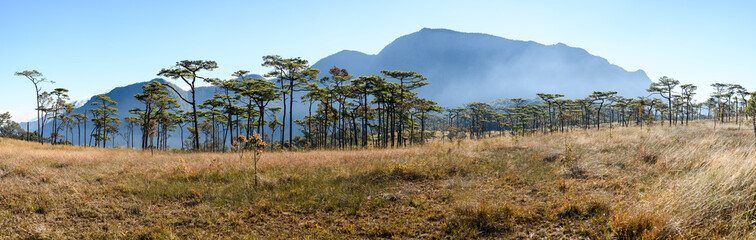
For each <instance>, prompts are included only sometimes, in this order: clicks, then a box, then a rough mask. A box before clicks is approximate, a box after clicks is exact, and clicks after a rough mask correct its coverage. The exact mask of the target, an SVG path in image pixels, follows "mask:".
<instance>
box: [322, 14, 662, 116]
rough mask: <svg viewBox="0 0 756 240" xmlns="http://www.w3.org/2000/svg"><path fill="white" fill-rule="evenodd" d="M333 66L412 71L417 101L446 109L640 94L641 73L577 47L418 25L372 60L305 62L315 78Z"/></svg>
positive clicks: (361, 56) (365, 71)
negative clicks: (421, 79) (419, 81)
mask: <svg viewBox="0 0 756 240" xmlns="http://www.w3.org/2000/svg"><path fill="white" fill-rule="evenodd" d="M333 66H336V67H339V68H346V69H347V70H349V73H350V74H352V75H355V76H359V75H373V74H375V75H379V74H380V71H381V70H384V69H385V70H402V71H415V72H418V73H420V74H423V75H424V76H425V77H427V78H428V83H430V84H428V85H427V86H424V87H422V88H420V89H419V90H418V92H419V93H420V96H421V97H425V98H428V99H432V100H435V101H437V102H438V103H439V104H440V105H442V106H446V107H452V106H461V105H463V104H465V103H469V102H473V101H480V102H490V101H493V100H495V99H499V98H533V97H534V96H535V94H536V93H539V92H544V93H560V94H564V95H566V97H567V98H582V97H585V96H587V95H588V94H590V93H592V92H593V91H618V92H619V94H620V95H622V96H626V97H637V96H640V95H647V93H646V91H645V89H646V88H647V87H648V85H649V84H650V83H651V80H650V79H649V78H648V76H646V73H645V72H643V70H638V71H635V72H628V71H626V70H624V69H622V68H621V67H619V66H616V65H613V64H611V63H609V62H608V61H607V60H606V59H604V58H601V57H598V56H594V55H591V54H590V53H588V52H587V51H585V50H583V49H581V48H575V47H570V46H567V45H564V44H561V43H560V44H556V45H543V44H540V43H537V42H532V41H517V40H510V39H506V38H501V37H496V36H492V35H487V34H480V33H462V32H456V31H452V30H447V29H429V28H423V29H422V30H420V31H419V32H415V33H412V34H408V35H405V36H402V37H400V38H398V39H396V40H394V41H393V42H392V43H391V44H389V45H387V46H386V47H385V48H383V50H381V51H380V52H379V53H378V54H376V55H368V54H365V53H361V52H357V51H350V50H344V51H341V52H338V53H336V54H333V55H331V56H328V57H326V58H323V59H321V60H320V61H318V62H317V63H315V64H314V65H313V67H314V68H317V69H320V70H321V74H326V75H327V74H328V69H330V68H331V67H333Z"/></svg>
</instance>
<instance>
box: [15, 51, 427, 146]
mask: <svg viewBox="0 0 756 240" xmlns="http://www.w3.org/2000/svg"><path fill="white" fill-rule="evenodd" d="M263 60H264V62H263V64H262V66H264V67H268V68H270V69H271V70H270V72H268V73H267V74H265V77H266V78H268V79H264V78H254V77H250V75H249V71H246V70H239V71H237V72H235V73H233V74H232V76H231V77H230V78H229V79H218V78H209V77H205V76H203V73H204V72H206V71H212V70H214V69H216V68H217V67H218V65H217V63H216V62H214V61H205V60H194V61H189V60H184V61H179V62H177V63H176V64H175V65H174V66H172V67H170V68H164V69H162V70H160V71H159V72H158V73H157V75H158V76H162V77H165V78H168V79H172V80H175V81H178V82H180V83H183V84H186V86H187V87H188V89H189V90H188V93H189V94H188V95H187V96H184V95H183V94H182V91H179V90H177V89H175V88H174V86H173V85H171V84H162V83H160V82H158V81H152V82H150V83H148V84H146V85H144V86H143V87H142V92H141V93H139V94H136V95H135V96H134V97H135V98H136V99H137V100H138V101H139V102H140V104H141V106H140V107H139V108H133V109H129V111H128V112H129V115H130V116H127V117H124V118H123V119H121V118H120V117H119V116H118V113H117V112H118V108H117V107H118V103H117V102H115V101H113V100H112V99H110V98H109V97H107V96H105V95H97V96H95V97H93V98H92V100H90V103H91V105H92V108H90V109H88V110H87V111H86V113H84V114H80V113H73V110H74V106H73V105H72V104H71V103H68V100H69V98H68V95H67V94H68V90H66V89H62V88H58V89H55V90H54V91H51V92H46V91H42V86H41V85H42V84H43V83H54V82H52V81H49V80H47V79H46V78H44V77H43V76H42V73H40V72H39V71H36V70H31V71H23V72H17V73H16V75H18V76H23V77H25V78H27V79H28V80H29V81H30V82H32V84H33V85H34V88H35V92H36V97H37V108H36V110H37V115H38V117H37V125H38V127H37V131H35V132H34V133H33V134H29V133H26V134H24V137H23V138H24V139H26V140H30V141H38V142H40V143H41V144H44V143H51V144H73V145H89V146H99V147H106V146H107V144H108V142H110V144H111V147H114V146H115V140H116V138H117V137H119V136H120V137H121V138H122V139H124V140H125V142H126V147H128V148H136V147H137V146H138V147H139V148H141V149H162V150H169V149H170V148H171V146H169V144H168V139H169V138H170V137H171V136H172V135H173V134H176V132H177V133H178V134H180V139H181V145H182V146H181V149H190V150H195V151H228V150H230V148H231V146H232V145H233V144H234V142H233V141H234V140H235V139H238V138H237V137H238V136H244V135H246V136H251V135H253V134H259V135H261V136H263V141H265V142H266V145H267V146H269V148H279V149H288V150H294V149H295V148H307V149H309V148H339V149H346V148H364V147H368V146H371V147H396V146H406V145H409V144H415V143H423V142H425V141H426V140H427V139H428V138H429V137H431V135H432V134H430V133H429V132H427V131H426V128H425V123H426V120H427V119H428V117H430V115H429V113H430V112H434V111H435V112H440V111H441V108H440V107H438V106H437V104H436V103H435V102H434V101H432V100H428V99H423V98H420V97H418V96H417V92H416V91H415V90H416V89H418V88H420V87H422V86H424V85H426V84H427V82H426V80H427V79H426V78H425V77H424V76H423V75H421V74H419V73H416V72H411V71H388V70H384V71H381V75H371V76H357V77H355V76H353V75H351V74H349V72H348V70H346V69H341V68H338V67H333V68H331V69H330V70H329V72H328V73H327V74H325V75H326V76H319V75H321V73H320V71H319V70H317V69H314V68H312V67H310V66H309V65H308V61H307V60H304V59H301V58H282V57H280V56H277V55H269V56H264V57H263ZM201 82H206V83H209V84H211V85H214V86H216V87H217V89H218V91H217V92H216V93H215V94H214V96H213V97H212V98H210V99H207V100H204V101H202V102H199V101H198V99H197V98H196V94H195V91H196V87H197V85H198V84H199V83H201ZM169 91H170V92H174V93H175V95H174V96H178V98H173V97H171V94H169ZM295 92H296V93H298V94H296V95H295ZM295 98H296V99H295ZM295 101H297V102H304V103H307V106H308V114H307V115H306V116H305V117H304V118H303V119H294V112H293V109H294V108H295V107H298V106H301V105H295V104H294V102H295ZM179 102H183V103H186V104H187V105H189V106H190V107H191V110H187V111H185V110H182V109H181V107H180V106H181V105H180V104H179ZM272 102H278V103H281V107H274V106H273V105H274V104H271V103H272ZM287 120H288V121H287ZM88 123H89V125H91V128H89V129H88V127H87V126H88ZM295 124H296V125H298V126H299V128H301V129H302V130H301V133H300V134H297V135H296V136H295V134H294V129H295V128H297V127H295ZM49 125H52V130H51V131H49V132H50V134H49V136H43V133H45V127H46V126H49ZM82 127H83V132H84V134H82ZM122 128H125V131H121V129H122ZM266 128H268V129H270V130H272V131H271V133H269V134H266V131H265V130H266ZM287 128H288V129H287ZM177 130H178V131H177ZM185 130H186V134H185ZM287 130H288V139H287V138H285V136H286V133H287V132H286V131H287ZM74 131H77V132H78V135H77V139H73V135H74ZM275 131H280V132H279V134H278V137H280V138H279V139H273V132H275ZM135 133H141V134H135ZM134 135H138V136H141V137H140V138H139V139H136V140H135V139H134ZM87 137H88V138H87ZM201 140H203V141H201ZM137 144H139V145H137ZM174 147H177V146H174Z"/></svg>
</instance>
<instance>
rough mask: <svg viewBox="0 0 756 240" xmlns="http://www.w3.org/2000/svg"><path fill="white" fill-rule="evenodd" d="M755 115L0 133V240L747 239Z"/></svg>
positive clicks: (755, 214)
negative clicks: (243, 131) (98, 138)
mask: <svg viewBox="0 0 756 240" xmlns="http://www.w3.org/2000/svg"><path fill="white" fill-rule="evenodd" d="M749 129H750V126H747V125H743V126H738V125H734V124H725V125H721V124H719V125H717V126H716V128H715V127H714V124H713V122H710V121H697V122H693V123H691V125H690V126H682V125H681V126H672V127H669V126H659V125H654V126H652V127H650V128H647V127H645V126H644V127H643V128H640V127H617V126H614V127H613V128H612V129H610V128H608V127H602V129H601V130H600V131H598V130H595V129H589V130H583V129H574V130H572V131H570V132H566V133H548V134H534V135H532V136H524V137H511V136H491V137H490V138H486V139H481V140H457V141H452V142H449V141H443V142H442V141H438V140H436V141H432V142H430V143H428V144H425V145H422V146H410V147H407V148H398V149H366V150H347V151H336V150H315V151H308V152H294V153H289V152H266V153H263V155H262V159H261V160H260V164H259V175H258V179H259V182H258V184H257V185H255V183H254V170H253V164H252V158H251V157H252V155H251V154H249V153H246V154H245V156H244V157H243V158H242V159H240V157H239V154H237V153H178V152H157V151H156V152H155V153H154V155H152V154H151V153H150V152H148V151H139V150H126V149H98V148H90V147H72V146H50V145H47V144H46V145H40V144H38V143H29V142H23V141H17V140H11V139H0V229H2V231H0V238H2V239H6V238H7V239H18V238H26V239H67V238H68V239H110V238H117V239H218V238H230V239H260V238H263V239H289V238H304V239H324V238H325V239H355V238H356V239H374V238H389V239H391V238H393V239H469V238H483V239H489V238H490V239H641V238H646V239H654V238H656V239H667V238H754V237H756V235H754V228H753V223H754V219H756V211H754V210H755V209H756V197H754V196H756V182H754V176H756V152H754V149H756V148H754V136H753V133H752V130H749Z"/></svg>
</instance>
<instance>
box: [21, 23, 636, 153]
mask: <svg viewBox="0 0 756 240" xmlns="http://www.w3.org/2000/svg"><path fill="white" fill-rule="evenodd" d="M333 66H336V67H339V68H346V69H347V70H349V72H350V74H352V75H354V76H360V75H379V74H380V71H381V70H384V69H385V70H403V71H415V72H418V73H421V74H423V75H424V76H425V77H427V78H428V81H427V82H428V83H429V84H428V85H426V86H424V87H421V88H419V89H418V92H419V93H420V96H421V97H424V98H428V99H431V100H434V101H436V102H438V103H439V105H441V106H444V107H456V106H462V105H464V104H465V103H469V102H474V101H479V102H493V101H494V100H496V99H501V98H525V99H533V98H534V97H536V95H535V94H536V93H539V92H545V93H561V94H564V95H566V97H567V98H583V97H586V96H587V95H589V94H590V93H592V92H593V91H609V90H611V91H618V92H619V95H622V96H625V97H636V96H640V95H647V93H646V91H645V89H646V88H647V87H648V86H649V84H650V83H651V80H650V79H649V78H648V76H646V74H645V72H643V71H642V70H638V71H635V72H628V71H626V70H624V69H622V68H621V67H619V66H616V65H613V64H610V63H609V62H608V61H607V60H606V59H604V58H601V57H598V56H594V55H591V54H589V53H588V52H587V51H585V50H583V49H581V48H574V47H569V46H567V45H564V44H556V45H543V44H540V43H536V42H532V41H517V40H510V39H506V38H501V37H496V36H492V35H487V34H480V33H461V32H456V31H451V30H446V29H428V28H424V29H422V30H420V31H419V32H415V33H412V34H409V35H405V36H402V37H400V38H398V39H396V40H394V41H393V42H392V43H391V44H389V45H387V46H386V47H385V48H383V50H381V51H380V52H379V53H378V54H376V55H368V54H364V53H361V52H357V51H349V50H344V51H341V52H338V53H336V54H333V55H331V56H328V57H326V58H323V59H321V60H320V61H317V62H316V63H315V64H314V65H313V67H314V68H317V69H320V70H321V74H320V75H321V76H329V74H328V70H329V69H330V68H331V67H333ZM250 76H251V77H257V78H261V76H260V75H250ZM151 81H160V82H161V83H163V84H173V86H174V88H175V89H177V90H179V91H180V94H181V95H183V96H185V97H186V96H189V93H188V92H186V91H183V90H181V88H179V87H177V86H176V84H178V85H179V86H183V83H180V81H165V80H163V79H160V78H156V79H153V80H151ZM147 83H149V81H147V82H139V83H135V84H131V85H128V86H124V87H118V88H115V89H113V90H111V91H109V92H107V93H105V95H107V96H109V97H110V98H111V99H112V100H114V101H116V102H118V106H116V107H117V108H118V109H119V111H118V113H119V117H121V118H123V117H128V116H132V115H131V114H130V113H128V111H129V109H132V108H143V107H144V106H142V104H141V103H140V102H139V101H137V100H136V99H135V98H134V97H133V96H134V95H136V94H138V93H141V92H142V86H143V85H145V84H147ZM168 92H169V93H170V95H171V97H173V98H175V99H177V100H179V101H178V102H179V103H180V104H181V109H183V110H185V111H189V110H191V106H190V105H188V104H186V103H184V102H183V101H181V100H180V99H179V98H178V97H177V96H176V93H174V92H173V91H171V90H170V89H168ZM196 93H197V97H196V99H197V103H198V105H199V104H201V103H202V102H203V101H205V100H206V99H209V98H212V97H213V95H214V94H215V93H220V90H219V89H218V88H217V87H214V86H208V87H198V88H196ZM301 94H302V93H301V92H297V93H296V94H295V102H298V101H299V100H300V98H299V96H301ZM83 102H84V101H78V102H76V105H77V106H80V107H78V108H77V109H76V110H75V111H74V112H76V113H85V112H86V110H87V109H90V108H91V107H92V103H91V102H86V103H83ZM494 103H495V104H498V103H497V102H494ZM281 105H282V104H281V102H275V103H271V107H277V106H281ZM307 107H308V105H307V104H306V103H295V106H294V109H293V110H294V119H302V118H303V117H304V116H305V115H306V114H307V110H308V109H307ZM266 119H268V120H270V119H273V118H272V117H266ZM287 124H288V123H287ZM30 126H33V127H32V131H34V128H35V127H36V123H34V122H33V123H32V124H30ZM295 127H298V126H295ZM91 129H92V128H91V123H90V125H89V128H88V129H87V130H88V131H91ZM76 130H77V129H74V134H76ZM49 131H50V130H49V128H46V129H45V136H48V134H49ZM294 131H295V134H296V133H299V130H298V129H297V128H295V130H294ZM125 132H126V128H125V126H122V127H121V133H125ZM272 132H273V131H270V130H269V129H268V130H266V133H272ZM140 134H141V133H140V131H139V130H138V127H137V128H135V130H134V139H135V140H136V141H137V142H139V139H140V137H139V136H140ZM184 134H185V135H184V137H186V136H187V135H188V132H187V131H185V132H184ZM274 134H275V135H274V136H273V137H274V138H273V139H278V137H276V136H280V135H278V134H280V132H278V131H276V132H275V133H274ZM82 135H84V134H82ZM179 135H180V134H179V133H178V131H177V132H175V133H173V134H172V136H171V138H170V139H169V144H170V145H171V147H174V148H178V147H181V142H180V137H179ZM86 136H88V134H86ZM202 137H203V138H204V135H203V136H202ZM74 139H77V137H76V136H74ZM87 140H88V139H87ZM116 141H117V143H116V145H122V146H125V139H123V138H121V137H117V138H116ZM74 143H78V142H77V141H74ZM108 144H110V143H108ZM137 145H138V144H137Z"/></svg>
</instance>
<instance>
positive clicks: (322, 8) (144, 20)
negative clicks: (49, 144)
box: [0, 0, 756, 120]
mask: <svg viewBox="0 0 756 240" xmlns="http://www.w3.org/2000/svg"><path fill="white" fill-rule="evenodd" d="M754 9H756V3H754V2H750V1H406V0H404V1H34V0H0V33H2V34H1V35H0V81H2V82H3V83H5V85H4V86H5V87H4V88H2V89H0V96H1V99H2V101H0V112H5V111H11V113H12V114H14V115H15V116H16V118H15V119H16V120H28V119H30V117H31V116H32V115H33V108H34V90H33V86H32V85H31V83H29V82H28V81H27V80H26V79H23V78H21V77H17V76H14V75H13V73H14V72H16V71H22V70H27V69H37V70H39V71H41V72H42V73H43V74H44V75H45V76H46V77H47V78H48V79H50V80H54V81H56V84H54V85H45V86H44V87H45V89H47V90H51V89H53V88H56V87H63V88H67V89H69V90H70V95H71V97H72V98H80V97H86V96H91V95H95V94H100V93H104V92H107V91H109V90H111V89H112V88H114V87H117V86H123V85H127V84H131V83H135V82H140V81H146V80H150V79H152V78H155V77H156V75H155V74H156V73H157V72H158V71H160V69H161V68H166V67H170V66H171V65H173V64H174V63H175V62H176V61H178V60H182V59H205V60H215V61H217V62H218V64H219V68H218V69H216V70H215V71H213V72H209V73H206V76H209V77H220V78H226V77H230V76H231V73H233V72H234V71H236V70H240V69H245V70H250V71H252V72H253V73H265V72H267V69H265V68H263V67H261V66H260V63H261V62H262V61H261V57H262V56H263V55H269V54H278V55H281V56H283V57H302V58H305V59H307V60H309V61H311V63H314V62H316V61H317V60H319V59H321V58H323V57H326V56H328V55H330V54H333V53H336V52H338V51H340V50H343V49H350V50H357V51H362V52H365V53H369V54H374V53H377V52H378V51H380V50H381V48H382V47H383V46H385V45H387V44H388V43H390V42H391V41H392V40H394V39H395V38H397V37H399V36H402V35H406V34H409V33H412V32H416V31H418V30H420V29H421V28H423V27H430V28H448V29H452V30H457V31H463V32H480V33H488V34H492V35H496V36H501V37H506V38H510V39H518V40H532V41H536V42H540V43H543V44H555V43H559V42H562V43H565V44H567V45H570V46H574V47H580V48H584V49H586V50H587V51H588V52H590V53H591V54H594V55H598V56H601V57H604V58H606V59H607V60H609V61H610V62H611V63H614V64H617V65H619V66H621V67H623V68H625V69H627V70H630V71H634V70H637V69H643V70H644V71H646V73H647V74H648V75H649V77H650V78H651V79H652V80H655V79H658V78H659V77H661V76H663V75H667V76H670V77H673V78H676V79H678V80H680V81H681V82H683V83H693V84H695V85H698V86H699V97H700V98H704V97H705V96H708V94H709V93H710V92H711V89H710V88H709V87H708V86H709V84H711V83H713V82H725V83H738V84H741V85H743V86H745V87H746V88H748V89H749V90H756V80H754V78H755V77H756V68H755V67H756V65H755V64H756V31H755V30H754V29H755V28H754V26H756V17H754V16H756V15H754V14H753V13H752V11H753V10H754ZM503 97H504V96H503Z"/></svg>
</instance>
